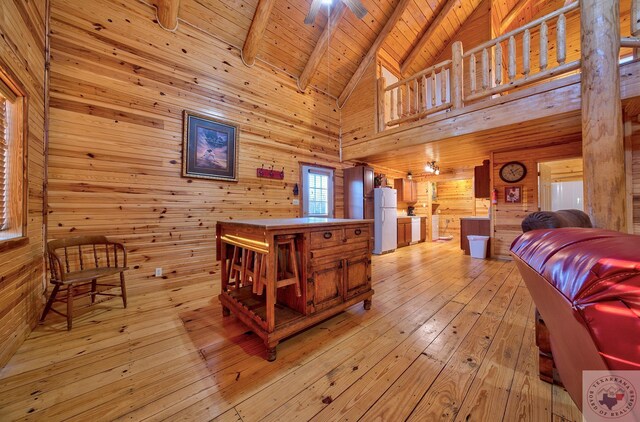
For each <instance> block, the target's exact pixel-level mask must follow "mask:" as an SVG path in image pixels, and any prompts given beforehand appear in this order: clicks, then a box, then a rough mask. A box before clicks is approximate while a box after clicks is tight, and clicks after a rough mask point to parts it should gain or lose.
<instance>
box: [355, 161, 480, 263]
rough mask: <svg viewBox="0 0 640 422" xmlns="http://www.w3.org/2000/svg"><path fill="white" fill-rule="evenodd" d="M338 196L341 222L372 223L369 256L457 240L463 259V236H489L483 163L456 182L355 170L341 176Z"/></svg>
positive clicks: (466, 249) (363, 168)
mask: <svg viewBox="0 0 640 422" xmlns="http://www.w3.org/2000/svg"><path fill="white" fill-rule="evenodd" d="M435 170H438V169H437V166H435ZM344 192H345V218H366V219H373V220H374V249H373V253H374V254H382V253H389V252H393V251H395V249H397V248H402V247H408V246H411V245H415V244H419V243H422V242H427V241H430V242H433V241H440V242H446V241H457V240H454V239H456V238H458V239H459V242H460V249H461V250H462V251H463V253H465V254H467V255H468V254H470V248H469V241H468V239H467V236H468V235H481V236H489V235H490V230H491V228H490V217H489V215H490V214H489V213H490V199H489V197H490V165H489V160H485V162H484V163H483V165H482V166H477V167H476V168H475V171H474V172H471V174H463V175H462V176H461V177H460V176H459V177H457V178H450V177H447V176H444V177H443V176H439V170H438V173H434V174H433V175H432V177H429V176H427V177H425V175H421V176H420V177H413V176H412V175H411V173H407V175H406V176H405V177H401V178H395V179H391V178H387V177H385V176H384V175H383V174H380V173H378V174H376V173H375V171H374V168H373V167H371V166H367V165H358V166H355V167H352V168H347V169H345V170H344ZM488 250H489V249H488ZM487 255H489V254H487Z"/></svg>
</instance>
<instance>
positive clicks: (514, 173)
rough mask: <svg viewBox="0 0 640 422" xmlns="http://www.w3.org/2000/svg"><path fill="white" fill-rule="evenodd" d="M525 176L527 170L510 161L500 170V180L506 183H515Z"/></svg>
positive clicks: (518, 163)
mask: <svg viewBox="0 0 640 422" xmlns="http://www.w3.org/2000/svg"><path fill="white" fill-rule="evenodd" d="M526 175H527V168H526V167H525V166H524V164H522V163H521V162H519V161H510V162H508V163H507V164H505V165H504V166H502V168H500V178H501V179H502V180H504V181H505V182H507V183H516V182H519V181H521V180H522V179H524V177H525V176H526Z"/></svg>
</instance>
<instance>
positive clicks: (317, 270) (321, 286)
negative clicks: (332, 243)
mask: <svg viewBox="0 0 640 422" xmlns="http://www.w3.org/2000/svg"><path fill="white" fill-rule="evenodd" d="M343 268H344V267H343V263H342V260H340V261H334V262H330V263H327V264H323V265H317V266H312V267H311V268H310V270H309V276H308V278H307V313H309V314H311V313H314V312H318V311H321V310H323V309H327V308H331V307H333V306H336V305H338V304H340V303H342V302H343V301H344V291H343V289H344V288H343V286H344V276H343V274H344V270H343Z"/></svg>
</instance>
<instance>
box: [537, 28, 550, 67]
mask: <svg viewBox="0 0 640 422" xmlns="http://www.w3.org/2000/svg"><path fill="white" fill-rule="evenodd" d="M548 34H549V29H548V28H547V23H546V22H542V25H540V57H539V59H540V71H541V72H542V71H544V70H546V69H547V54H548V53H547V48H548V45H547V40H548Z"/></svg>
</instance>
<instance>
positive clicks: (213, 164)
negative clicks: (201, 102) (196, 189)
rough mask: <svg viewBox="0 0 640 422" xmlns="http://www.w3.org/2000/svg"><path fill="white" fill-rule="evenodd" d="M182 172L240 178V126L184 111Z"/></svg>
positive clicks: (233, 178)
mask: <svg viewBox="0 0 640 422" xmlns="http://www.w3.org/2000/svg"><path fill="white" fill-rule="evenodd" d="M182 153H183V158H182V161H183V165H182V175H183V176H185V177H201V178H205V179H219V180H228V181H237V180H238V178H237V158H238V139H237V127H236V126H234V125H230V124H228V123H225V122H221V121H219V120H216V119H214V118H212V117H209V116H205V115H202V114H197V113H193V112H189V111H186V110H185V112H184V140H183V152H182Z"/></svg>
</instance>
